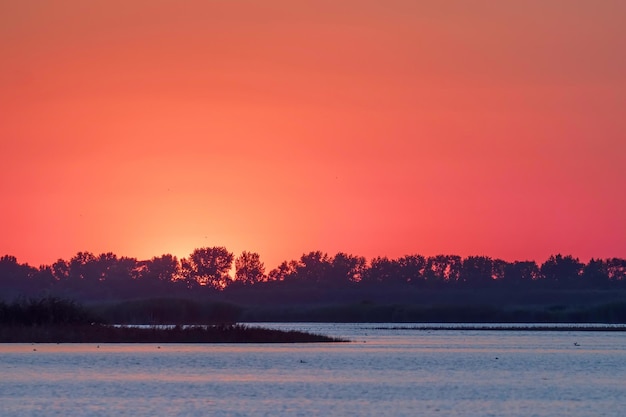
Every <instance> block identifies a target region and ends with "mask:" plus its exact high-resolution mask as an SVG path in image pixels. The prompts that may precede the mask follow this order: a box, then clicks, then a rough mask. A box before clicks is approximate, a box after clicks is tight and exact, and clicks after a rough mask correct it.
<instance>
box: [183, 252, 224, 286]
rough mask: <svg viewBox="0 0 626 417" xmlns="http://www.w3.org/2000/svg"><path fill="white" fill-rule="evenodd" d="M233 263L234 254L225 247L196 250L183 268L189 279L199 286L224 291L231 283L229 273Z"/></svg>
mask: <svg viewBox="0 0 626 417" xmlns="http://www.w3.org/2000/svg"><path fill="white" fill-rule="evenodd" d="M232 263H233V254H232V253H231V252H229V251H228V250H226V248H225V247H223V246H219V247H217V246H216V247H211V248H200V249H195V250H194V251H193V252H192V253H191V255H189V259H187V260H185V262H184V263H183V267H184V268H185V269H186V272H187V273H188V274H189V278H191V279H195V280H196V281H197V282H198V284H199V285H201V286H206V287H209V288H215V289H218V290H221V289H224V288H225V287H226V286H227V285H228V284H229V283H230V281H231V278H230V276H229V275H228V272H229V271H230V268H231V266H232Z"/></svg>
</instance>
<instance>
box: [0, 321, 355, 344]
mask: <svg viewBox="0 0 626 417" xmlns="http://www.w3.org/2000/svg"><path fill="white" fill-rule="evenodd" d="M343 341H344V340H341V339H337V338H332V337H328V336H323V335H317V334H312V333H306V332H300V331H282V330H274V329H264V328H257V327H246V326H243V325H239V324H225V325H207V326H173V327H164V326H151V327H131V326H111V325H105V324H82V325H46V326H1V327H0V343H317V342H343Z"/></svg>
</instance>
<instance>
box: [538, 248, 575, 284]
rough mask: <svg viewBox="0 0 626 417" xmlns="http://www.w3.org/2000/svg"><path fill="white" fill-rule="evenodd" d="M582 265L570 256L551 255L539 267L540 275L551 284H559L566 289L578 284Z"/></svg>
mask: <svg viewBox="0 0 626 417" xmlns="http://www.w3.org/2000/svg"><path fill="white" fill-rule="evenodd" d="M582 268H583V264H582V263H580V262H579V261H578V259H577V258H573V257H572V256H570V255H568V256H562V255H561V254H558V255H556V256H554V255H552V256H550V258H548V260H547V261H545V262H544V263H543V264H542V265H541V274H542V275H543V277H544V279H545V280H547V281H548V282H551V283H559V284H561V285H563V286H566V287H571V286H575V285H578V284H579V280H580V275H581V272H582Z"/></svg>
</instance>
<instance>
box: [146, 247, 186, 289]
mask: <svg viewBox="0 0 626 417" xmlns="http://www.w3.org/2000/svg"><path fill="white" fill-rule="evenodd" d="M137 269H138V272H139V273H138V277H139V279H140V280H143V281H147V282H152V283H155V282H157V283H171V282H173V281H174V280H175V279H177V278H178V275H179V273H180V263H179V262H178V259H176V257H175V256H173V255H170V254H167V255H161V256H155V257H153V258H152V259H150V260H147V261H141V262H139V263H138V265H137Z"/></svg>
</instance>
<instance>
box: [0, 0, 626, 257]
mask: <svg viewBox="0 0 626 417" xmlns="http://www.w3.org/2000/svg"><path fill="white" fill-rule="evenodd" d="M625 19H626V2H624V1H622V0H603V1H592V0H588V1H581V0H548V1H545V0H542V1H539V0H523V1H522V0H520V1H499V0H493V1H480V0H477V1H445V2H444V1H439V0H430V1H424V0H402V1H400V0H390V1H384V2H382V1H380V2H379V1H369V0H342V1H337V0H332V1H325V0H311V1H309V0H299V1H292V0H259V1H245V0H244V1H227V0H224V1H210V0H196V1H184V2H181V1H167V0H143V1H121V0H120V1H118V0H90V1H83V0H58V1H54V2H50V1H43V0H41V1H36V0H6V1H2V2H0V54H1V55H0V56H1V57H2V65H0V195H1V198H2V200H1V202H2V204H1V206H0V254H11V255H14V256H17V258H18V260H19V261H20V262H28V263H30V264H32V265H39V264H42V263H51V262H54V261H55V260H56V259H58V258H64V259H69V258H70V257H72V256H73V255H74V254H75V253H76V252H78V251H91V252H94V253H96V254H97V253H101V252H107V251H112V252H115V253H116V254H118V255H125V256H133V257H138V258H140V259H147V258H150V257H152V256H155V255H161V254H164V253H172V254H174V255H177V256H179V257H183V256H186V255H188V254H189V253H190V252H191V251H192V250H193V249H194V248H197V247H202V246H226V247H227V248H228V249H229V250H231V251H233V252H235V254H236V255H237V254H238V253H240V252H241V251H242V250H248V251H256V252H259V253H260V254H261V257H262V259H263V260H264V261H265V263H266V266H267V267H268V269H271V268H273V267H275V266H276V265H278V263H280V262H281V261H282V260H290V259H296V258H299V257H300V255H302V254H303V253H305V252H308V251H311V250H322V251H325V252H328V253H329V254H334V253H336V252H338V251H344V252H348V253H351V254H355V255H363V256H366V257H367V258H371V257H374V256H377V255H387V256H390V257H397V256H402V255H405V254H411V253H420V254H423V255H435V254H439V253H446V254H458V255H462V256H467V255H476V254H479V255H488V256H492V257H499V258H503V259H506V260H523V259H535V260H537V261H538V262H542V261H543V260H545V259H546V258H547V257H548V256H549V255H550V254H556V253H563V254H572V255H574V256H577V257H580V258H581V259H582V260H587V259H588V258H589V257H603V258H604V257H613V256H617V257H625V256H626V215H625V213H626V195H625V189H626V187H625V185H626V164H625V161H626V54H624V51H626V25H625V24H624V21H625Z"/></svg>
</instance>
